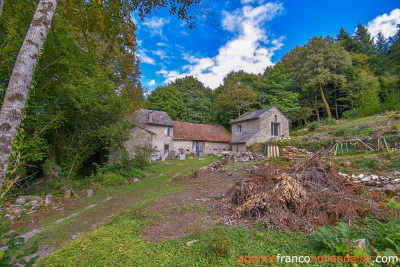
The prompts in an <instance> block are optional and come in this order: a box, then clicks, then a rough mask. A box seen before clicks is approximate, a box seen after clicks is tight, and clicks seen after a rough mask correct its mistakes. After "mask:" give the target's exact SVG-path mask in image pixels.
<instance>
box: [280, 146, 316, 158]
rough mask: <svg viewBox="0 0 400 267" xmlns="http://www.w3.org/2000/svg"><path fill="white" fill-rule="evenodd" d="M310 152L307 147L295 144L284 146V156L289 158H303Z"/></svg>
mask: <svg viewBox="0 0 400 267" xmlns="http://www.w3.org/2000/svg"><path fill="white" fill-rule="evenodd" d="M308 154H310V152H309V151H307V150H306V149H299V148H297V147H294V146H285V147H284V148H282V157H285V158H287V159H289V160H303V159H305V158H306V157H307V155H308Z"/></svg>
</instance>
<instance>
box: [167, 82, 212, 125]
mask: <svg viewBox="0 0 400 267" xmlns="http://www.w3.org/2000/svg"><path fill="white" fill-rule="evenodd" d="M171 85H172V86H174V87H175V88H176V89H177V90H178V91H179V93H180V94H181V96H182V99H183V102H184V103H185V106H186V111H187V116H186V121H188V122H193V123H203V122H204V121H205V120H206V119H207V118H208V115H209V114H210V113H211V108H212V102H211V98H210V95H209V94H207V92H206V89H205V87H204V85H203V83H202V82H200V81H199V80H197V79H196V78H194V77H193V76H187V77H185V78H182V79H176V80H175V81H174V82H173V83H172V84H171Z"/></svg>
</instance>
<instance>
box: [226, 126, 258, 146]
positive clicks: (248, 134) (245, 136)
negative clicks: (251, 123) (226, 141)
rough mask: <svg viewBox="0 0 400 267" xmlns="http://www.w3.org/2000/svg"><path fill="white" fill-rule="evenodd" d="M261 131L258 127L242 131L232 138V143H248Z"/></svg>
mask: <svg viewBox="0 0 400 267" xmlns="http://www.w3.org/2000/svg"><path fill="white" fill-rule="evenodd" d="M259 131H260V130H258V129H253V130H248V131H245V132H243V133H241V134H240V135H239V136H236V138H235V139H233V140H232V142H231V144H235V143H247V141H249V140H250V139H251V138H252V137H253V136H254V135H255V134H256V133H258V132H259Z"/></svg>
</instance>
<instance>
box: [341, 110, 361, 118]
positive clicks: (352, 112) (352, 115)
mask: <svg viewBox="0 0 400 267" xmlns="http://www.w3.org/2000/svg"><path fill="white" fill-rule="evenodd" d="M358 115H359V110H358V109H357V108H353V109H349V110H346V111H345V112H343V117H345V118H346V119H348V120H351V119H355V118H357V117H358Z"/></svg>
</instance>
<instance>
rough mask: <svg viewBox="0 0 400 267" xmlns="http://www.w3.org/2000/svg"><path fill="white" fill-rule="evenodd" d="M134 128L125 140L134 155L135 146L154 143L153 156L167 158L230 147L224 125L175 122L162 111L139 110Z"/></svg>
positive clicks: (131, 155) (126, 146) (204, 153)
mask: <svg viewBox="0 0 400 267" xmlns="http://www.w3.org/2000/svg"><path fill="white" fill-rule="evenodd" d="M129 119H130V120H131V121H132V122H133V123H135V127H134V128H133V129H131V130H130V138H129V140H127V141H125V142H124V146H125V148H126V150H127V151H128V154H129V157H130V158H133V157H134V156H135V151H134V150H135V146H137V145H140V146H143V145H151V146H152V147H153V149H154V150H155V152H154V153H153V155H152V157H154V158H155V157H156V158H159V159H162V160H163V159H165V158H166V157H169V156H174V155H177V154H178V153H183V154H189V153H192V152H193V153H195V154H197V155H206V154H211V153H214V154H217V153H220V152H222V151H224V150H229V146H230V144H229V142H230V141H231V140H232V136H231V134H230V133H229V132H228V131H227V130H225V128H224V127H223V126H221V125H208V124H196V123H189V122H182V121H172V120H171V118H170V117H169V116H168V114H167V113H165V112H163V111H156V110H148V109H139V110H137V111H136V112H134V113H133V114H132V115H131V116H130V118H129Z"/></svg>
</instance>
